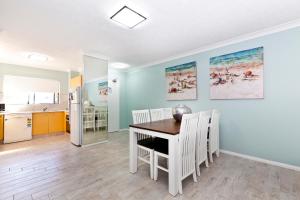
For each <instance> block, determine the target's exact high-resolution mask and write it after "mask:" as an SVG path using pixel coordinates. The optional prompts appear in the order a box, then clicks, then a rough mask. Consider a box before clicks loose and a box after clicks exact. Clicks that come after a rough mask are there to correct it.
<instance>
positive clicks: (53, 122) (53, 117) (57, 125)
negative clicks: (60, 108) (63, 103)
mask: <svg viewBox="0 0 300 200" xmlns="http://www.w3.org/2000/svg"><path fill="white" fill-rule="evenodd" d="M48 117H49V133H57V132H65V124H66V120H65V113H64V112H49V113H48Z"/></svg>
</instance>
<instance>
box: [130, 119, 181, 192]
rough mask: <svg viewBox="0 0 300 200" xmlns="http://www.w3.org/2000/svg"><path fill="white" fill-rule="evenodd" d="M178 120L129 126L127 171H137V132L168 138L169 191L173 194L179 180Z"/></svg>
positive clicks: (176, 189) (176, 190)
mask: <svg viewBox="0 0 300 200" xmlns="http://www.w3.org/2000/svg"><path fill="white" fill-rule="evenodd" d="M180 124H181V123H180V122H178V121H176V120H175V119H164V120H159V121H154V122H148V123H142V124H132V125H130V126H129V134H130V135H129V146H130V147H129V171H130V172H131V173H136V172H137V164H138V159H137V156H138V148H137V142H138V141H137V134H144V135H148V136H151V137H158V138H163V139H167V140H168V144H169V145H168V148H169V149H168V152H169V174H168V179H169V193H170V194H172V195H173V196H175V195H176V194H177V193H178V181H179V174H180V173H179V172H178V170H179V168H178V166H179V156H180V153H179V132H180Z"/></svg>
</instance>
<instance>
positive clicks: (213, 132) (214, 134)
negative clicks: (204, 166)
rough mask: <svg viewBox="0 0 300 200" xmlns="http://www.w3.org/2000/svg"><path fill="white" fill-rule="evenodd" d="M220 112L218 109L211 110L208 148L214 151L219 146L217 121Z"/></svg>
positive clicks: (218, 120)
mask: <svg viewBox="0 0 300 200" xmlns="http://www.w3.org/2000/svg"><path fill="white" fill-rule="evenodd" d="M220 116H221V113H220V112H219V111H218V110H213V111H212V115H211V123H210V132H209V141H210V149H211V150H212V151H215V150H217V149H218V148H219V123H220Z"/></svg>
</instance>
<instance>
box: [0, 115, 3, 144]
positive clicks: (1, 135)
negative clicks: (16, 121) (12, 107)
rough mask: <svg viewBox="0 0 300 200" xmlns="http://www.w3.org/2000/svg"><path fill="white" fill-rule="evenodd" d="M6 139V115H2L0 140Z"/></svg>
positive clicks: (0, 117)
mask: <svg viewBox="0 0 300 200" xmlns="http://www.w3.org/2000/svg"><path fill="white" fill-rule="evenodd" d="M3 139H4V115H0V141H1V140H3Z"/></svg>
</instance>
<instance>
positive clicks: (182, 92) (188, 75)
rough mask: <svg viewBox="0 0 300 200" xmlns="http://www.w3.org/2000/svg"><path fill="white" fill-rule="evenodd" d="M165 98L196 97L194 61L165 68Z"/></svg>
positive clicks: (183, 98) (182, 98)
mask: <svg viewBox="0 0 300 200" xmlns="http://www.w3.org/2000/svg"><path fill="white" fill-rule="evenodd" d="M166 87H167V100H188V99H197V66H196V62H190V63H185V64H182V65H177V66H174V67H168V68H166Z"/></svg>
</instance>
